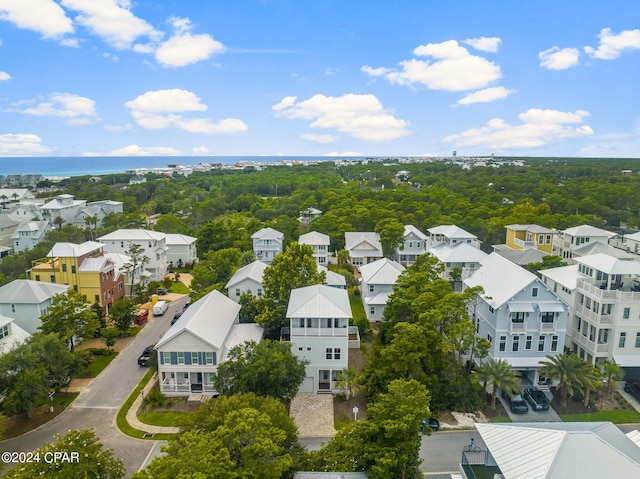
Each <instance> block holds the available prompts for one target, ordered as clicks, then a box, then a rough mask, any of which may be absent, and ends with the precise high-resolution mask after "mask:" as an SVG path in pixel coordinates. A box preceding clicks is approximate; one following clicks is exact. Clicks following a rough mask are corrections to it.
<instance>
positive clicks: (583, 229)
mask: <svg viewBox="0 0 640 479" xmlns="http://www.w3.org/2000/svg"><path fill="white" fill-rule="evenodd" d="M562 232H563V233H564V234H566V235H570V236H604V237H606V238H613V237H614V236H616V234H615V233H612V232H611V231H607V230H603V229H601V228H596V227H595V226H589V225H580V226H574V227H573V228H567V229H566V230H563V231H562Z"/></svg>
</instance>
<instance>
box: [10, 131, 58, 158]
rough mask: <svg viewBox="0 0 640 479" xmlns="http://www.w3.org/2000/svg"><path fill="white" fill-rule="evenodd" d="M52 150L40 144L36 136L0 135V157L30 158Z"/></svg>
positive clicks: (24, 134)
mask: <svg viewBox="0 0 640 479" xmlns="http://www.w3.org/2000/svg"><path fill="white" fill-rule="evenodd" d="M53 150H54V149H53V148H50V147H48V146H44V145H43V144H42V139H41V138H40V137H39V136H38V135H33V134H31V133H5V134H4V135H0V156H30V155H44V154H47V153H51V152H52V151H53Z"/></svg>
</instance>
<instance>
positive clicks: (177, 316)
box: [171, 311, 182, 326]
mask: <svg viewBox="0 0 640 479" xmlns="http://www.w3.org/2000/svg"><path fill="white" fill-rule="evenodd" d="M180 316H182V311H178V312H177V313H176V314H174V315H173V319H172V320H171V326H173V325H174V324H175V323H176V321H177V320H179V319H180Z"/></svg>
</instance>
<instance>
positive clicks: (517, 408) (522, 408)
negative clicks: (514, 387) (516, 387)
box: [502, 389, 529, 414]
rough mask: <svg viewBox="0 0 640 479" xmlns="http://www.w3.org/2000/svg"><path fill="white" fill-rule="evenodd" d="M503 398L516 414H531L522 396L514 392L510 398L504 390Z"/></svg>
mask: <svg viewBox="0 0 640 479" xmlns="http://www.w3.org/2000/svg"><path fill="white" fill-rule="evenodd" d="M502 397H503V398H504V399H505V400H506V401H507V403H508V404H509V409H511V412H512V413H514V414H525V413H527V412H529V406H527V403H526V402H525V400H524V399H522V395H521V394H520V393H516V392H514V393H513V395H511V396H509V395H508V394H507V393H506V392H505V391H504V389H503V390H502Z"/></svg>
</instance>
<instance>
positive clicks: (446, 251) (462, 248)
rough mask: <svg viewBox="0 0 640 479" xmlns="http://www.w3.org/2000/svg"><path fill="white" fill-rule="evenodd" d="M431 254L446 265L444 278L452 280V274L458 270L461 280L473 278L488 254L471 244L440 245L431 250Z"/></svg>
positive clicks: (443, 273) (443, 272)
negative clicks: (455, 269)
mask: <svg viewBox="0 0 640 479" xmlns="http://www.w3.org/2000/svg"><path fill="white" fill-rule="evenodd" d="M429 253H430V254H432V255H433V256H435V257H436V258H438V261H440V262H441V263H442V264H443V265H444V270H443V271H442V278H444V279H447V280H450V279H451V272H452V271H453V269H454V268H458V269H459V270H460V273H461V278H467V277H469V276H471V275H472V274H473V273H475V271H476V270H477V269H478V268H479V267H480V262H481V261H482V260H483V259H484V258H486V256H487V253H485V252H484V251H482V250H481V249H479V248H477V247H475V246H472V244H471V243H454V244H452V245H450V244H447V243H440V244H438V245H436V246H434V247H433V248H429Z"/></svg>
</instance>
